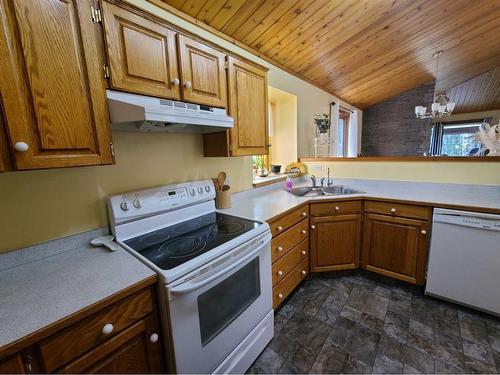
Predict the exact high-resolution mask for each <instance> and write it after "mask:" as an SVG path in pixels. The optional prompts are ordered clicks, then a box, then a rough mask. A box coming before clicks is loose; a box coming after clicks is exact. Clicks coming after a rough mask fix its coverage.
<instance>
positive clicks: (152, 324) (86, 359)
mask: <svg viewBox="0 0 500 375" xmlns="http://www.w3.org/2000/svg"><path fill="white" fill-rule="evenodd" d="M151 332H158V325H157V323H156V316H154V315H150V316H149V317H147V318H146V319H143V320H140V321H139V322H137V323H135V324H134V325H132V326H131V327H129V328H127V329H126V330H124V331H123V332H121V333H120V334H118V335H116V336H115V337H114V338H112V339H110V340H109V341H107V342H105V343H104V344H102V345H100V346H98V347H96V348H95V349H93V350H91V351H90V352H88V353H86V354H85V355H83V356H82V357H80V358H78V359H76V360H75V361H73V362H72V363H70V364H69V365H67V366H65V367H64V368H62V369H61V370H59V372H63V373H81V372H83V373H107V374H109V373H136V374H138V373H152V372H154V373H157V372H160V371H161V370H162V366H161V354H162V353H161V346H160V345H159V342H158V336H152V335H158V334H157V333H151ZM155 340H156V341H155Z"/></svg>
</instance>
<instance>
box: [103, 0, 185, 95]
mask: <svg viewBox="0 0 500 375" xmlns="http://www.w3.org/2000/svg"><path fill="white" fill-rule="evenodd" d="M102 7H103V9H102V11H103V15H104V29H105V34H106V46H107V51H108V58H109V65H110V70H111V72H110V75H111V77H110V78H111V87H113V88H116V89H120V90H124V91H131V92H134V93H140V94H144V95H150V96H157V97H164V98H169V99H180V79H179V74H178V67H177V53H176V49H175V32H174V31H172V30H170V29H167V28H166V27H164V26H162V25H160V24H158V23H156V22H153V21H150V20H147V19H145V18H143V17H141V16H138V15H136V14H134V13H132V12H129V11H127V10H124V9H122V8H120V7H118V6H116V5H113V4H110V3H107V2H103V4H102Z"/></svg>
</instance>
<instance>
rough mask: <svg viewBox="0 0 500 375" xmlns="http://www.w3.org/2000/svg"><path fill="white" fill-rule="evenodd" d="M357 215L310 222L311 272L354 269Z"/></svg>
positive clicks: (357, 249) (357, 244)
mask: <svg viewBox="0 0 500 375" xmlns="http://www.w3.org/2000/svg"><path fill="white" fill-rule="evenodd" d="M360 250H361V214H348V215H339V216H326V217H314V218H312V219H311V232H310V253H311V265H310V267H311V272H324V271H338V270H346V269H353V268H358V266H359V253H360Z"/></svg>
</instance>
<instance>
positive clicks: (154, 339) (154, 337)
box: [149, 333, 159, 344]
mask: <svg viewBox="0 0 500 375" xmlns="http://www.w3.org/2000/svg"><path fill="white" fill-rule="evenodd" d="M158 339H159V336H158V334H157V333H153V334H152V335H151V336H149V341H150V342H151V343H153V344H154V343H156V342H158Z"/></svg>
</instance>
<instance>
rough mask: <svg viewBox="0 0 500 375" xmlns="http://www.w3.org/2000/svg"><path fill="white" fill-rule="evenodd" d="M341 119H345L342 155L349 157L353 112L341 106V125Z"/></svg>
mask: <svg viewBox="0 0 500 375" xmlns="http://www.w3.org/2000/svg"><path fill="white" fill-rule="evenodd" d="M340 119H343V120H344V131H343V134H342V136H343V141H342V142H343V143H342V157H347V156H348V154H349V129H350V126H351V112H350V111H348V110H345V109H343V108H339V125H340ZM337 134H338V132H337ZM337 154H338V151H337Z"/></svg>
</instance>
